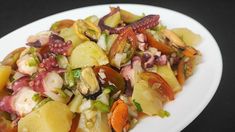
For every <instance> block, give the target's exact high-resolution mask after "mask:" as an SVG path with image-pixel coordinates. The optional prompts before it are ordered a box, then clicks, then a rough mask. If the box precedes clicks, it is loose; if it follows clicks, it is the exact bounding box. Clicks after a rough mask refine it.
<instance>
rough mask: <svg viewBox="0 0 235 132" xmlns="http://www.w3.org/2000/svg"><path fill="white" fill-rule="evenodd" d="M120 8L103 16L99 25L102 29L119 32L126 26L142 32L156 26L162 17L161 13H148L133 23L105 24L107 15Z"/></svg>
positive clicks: (111, 32)
mask: <svg viewBox="0 0 235 132" xmlns="http://www.w3.org/2000/svg"><path fill="white" fill-rule="evenodd" d="M119 10H120V9H119V8H115V9H113V10H112V11H111V12H110V13H109V14H107V15H105V16H104V17H103V18H101V19H100V21H99V27H100V28H101V30H102V31H104V30H108V31H109V33H110V34H119V33H121V32H122V31H123V30H125V29H126V28H128V27H131V28H132V29H133V31H134V32H142V31H143V30H145V29H148V28H152V27H155V26H156V25H158V23H159V18H160V16H159V15H147V16H145V17H143V18H141V19H140V20H138V21H136V22H134V23H132V24H129V25H127V26H125V27H117V28H112V27H109V26H107V25H105V23H104V21H105V19H106V18H107V17H109V16H111V15H113V14H115V13H116V12H118V11H119Z"/></svg>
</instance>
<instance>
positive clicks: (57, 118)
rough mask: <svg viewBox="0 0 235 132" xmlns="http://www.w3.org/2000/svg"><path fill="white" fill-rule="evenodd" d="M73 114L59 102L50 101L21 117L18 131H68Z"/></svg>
mask: <svg viewBox="0 0 235 132" xmlns="http://www.w3.org/2000/svg"><path fill="white" fill-rule="evenodd" d="M72 118H73V114H72V112H71V111H70V110H69V108H68V107H67V106H66V105H65V104H63V103H60V102H56V101H50V102H48V103H46V104H45V105H43V106H42V107H40V108H38V109H37V110H35V111H33V112H32V113H30V114H28V115H26V116H25V117H23V118H21V119H20V121H19V122H18V131H19V132H68V131H69V130H70V127H71V124H72Z"/></svg>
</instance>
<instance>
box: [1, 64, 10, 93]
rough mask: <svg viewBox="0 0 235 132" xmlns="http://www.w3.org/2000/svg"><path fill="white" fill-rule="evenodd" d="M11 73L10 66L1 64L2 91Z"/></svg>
mask: <svg viewBox="0 0 235 132" xmlns="http://www.w3.org/2000/svg"><path fill="white" fill-rule="evenodd" d="M10 74H11V67H10V66H1V65H0V77H1V78H0V92H1V91H2V90H3V88H4V87H5V85H6V84H7V81H8V78H9V76H10Z"/></svg>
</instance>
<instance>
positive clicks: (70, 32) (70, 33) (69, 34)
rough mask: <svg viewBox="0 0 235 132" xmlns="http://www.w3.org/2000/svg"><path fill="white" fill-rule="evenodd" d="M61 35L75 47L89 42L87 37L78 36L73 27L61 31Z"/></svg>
mask: <svg viewBox="0 0 235 132" xmlns="http://www.w3.org/2000/svg"><path fill="white" fill-rule="evenodd" d="M59 35H60V36H61V37H63V38H64V40H65V41H68V40H71V41H72V44H73V47H76V46H77V45H78V44H80V43H82V42H84V41H87V40H89V39H88V38H86V37H85V36H78V35H77V33H76V31H75V29H74V28H73V27H70V28H63V29H61V31H60V34H59Z"/></svg>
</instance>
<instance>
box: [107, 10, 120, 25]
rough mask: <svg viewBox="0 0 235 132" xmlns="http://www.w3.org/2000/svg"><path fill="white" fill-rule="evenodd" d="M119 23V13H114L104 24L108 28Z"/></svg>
mask: <svg viewBox="0 0 235 132" xmlns="http://www.w3.org/2000/svg"><path fill="white" fill-rule="evenodd" d="M120 22H121V15H120V12H116V13H115V14H113V15H111V16H109V17H108V18H106V19H105V21H104V24H105V25H107V26H109V27H116V26H117V25H118V24H119V23H120Z"/></svg>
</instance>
